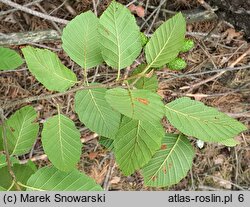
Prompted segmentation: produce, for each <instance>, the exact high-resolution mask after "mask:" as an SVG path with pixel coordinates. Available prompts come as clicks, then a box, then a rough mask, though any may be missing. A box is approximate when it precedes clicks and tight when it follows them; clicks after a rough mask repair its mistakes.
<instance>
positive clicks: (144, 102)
mask: <svg viewBox="0 0 250 207" xmlns="http://www.w3.org/2000/svg"><path fill="white" fill-rule="evenodd" d="M105 98H106V100H107V102H108V103H109V104H110V106H112V107H113V108H114V109H116V110H117V111H119V112H120V113H122V114H124V115H125V116H127V117H130V118H132V119H136V120H141V121H150V120H152V121H160V120H161V119H162V118H163V116H164V105H163V103H162V101H161V97H160V96H159V95H157V94H156V93H153V92H151V91H148V90H136V89H135V90H125V89H122V88H115V89H110V90H108V91H107V92H106V96H105Z"/></svg>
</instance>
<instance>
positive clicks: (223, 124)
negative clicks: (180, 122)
mask: <svg viewBox="0 0 250 207" xmlns="http://www.w3.org/2000/svg"><path fill="white" fill-rule="evenodd" d="M165 107H166V108H167V109H168V110H170V111H173V112H175V113H176V114H180V115H182V116H185V117H186V118H187V120H189V119H195V120H197V121H200V122H204V123H209V124H214V123H216V124H218V125H221V126H227V127H232V126H231V125H229V124H227V123H222V122H215V121H216V120H213V121H212V120H204V119H201V118H199V117H195V116H192V115H190V114H184V113H182V112H180V111H177V110H175V109H173V108H171V107H169V106H167V105H165Z"/></svg>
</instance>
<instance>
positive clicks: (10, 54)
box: [0, 47, 23, 70]
mask: <svg viewBox="0 0 250 207" xmlns="http://www.w3.org/2000/svg"><path fill="white" fill-rule="evenodd" d="M22 64H23V59H22V58H21V56H20V55H19V54H18V53H17V52H16V51H15V50H11V49H9V48H4V47H0V70H13V69H16V68H17V67H19V66H21V65H22Z"/></svg>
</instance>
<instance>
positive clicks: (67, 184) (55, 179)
mask: <svg viewBox="0 0 250 207" xmlns="http://www.w3.org/2000/svg"><path fill="white" fill-rule="evenodd" d="M27 186H29V188H27V190H28V191H101V190H103V189H102V188H101V186H100V185H98V184H96V183H95V181H94V180H93V179H92V178H90V177H88V176H87V175H85V174H84V173H81V172H79V171H78V170H76V169H75V170H73V171H71V172H62V171H60V170H58V169H56V168H55V167H43V168H40V169H39V170H38V171H37V172H36V173H35V174H34V175H32V176H31V177H30V178H29V180H28V182H27Z"/></svg>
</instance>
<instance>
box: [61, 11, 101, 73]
mask: <svg viewBox="0 0 250 207" xmlns="http://www.w3.org/2000/svg"><path fill="white" fill-rule="evenodd" d="M98 28H99V19H98V18H97V17H96V16H95V15H94V13H93V12H92V11H87V12H84V13H82V14H80V15H78V16H76V17H75V18H74V19H72V20H71V21H70V22H69V23H68V24H67V26H66V27H65V28H64V29H63V33H62V42H63V44H62V47H63V49H64V50H65V51H66V53H67V54H68V55H69V57H70V58H71V59H72V60H74V61H75V62H76V63H77V64H78V65H80V66H81V67H83V68H85V69H88V68H92V67H95V66H97V65H99V64H101V63H102V62H103V58H102V55H101V48H100V44H101V43H100V36H99V32H98Z"/></svg>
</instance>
